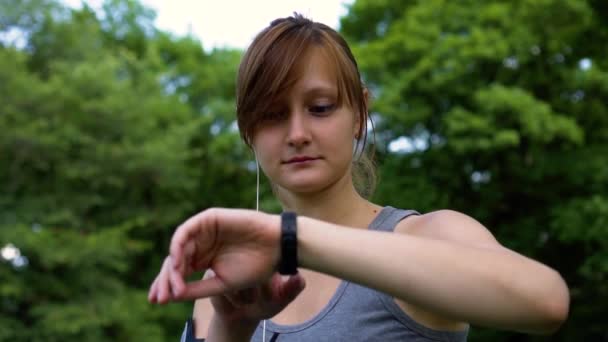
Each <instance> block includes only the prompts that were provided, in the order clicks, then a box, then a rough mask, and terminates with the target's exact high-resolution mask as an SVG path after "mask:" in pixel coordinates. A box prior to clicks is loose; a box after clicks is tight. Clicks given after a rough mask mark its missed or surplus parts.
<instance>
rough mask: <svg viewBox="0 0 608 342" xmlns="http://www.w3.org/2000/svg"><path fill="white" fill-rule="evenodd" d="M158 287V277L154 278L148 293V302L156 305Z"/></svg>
mask: <svg viewBox="0 0 608 342" xmlns="http://www.w3.org/2000/svg"><path fill="white" fill-rule="evenodd" d="M157 287H158V276H157V277H156V278H154V281H153V282H152V285H151V286H150V290H149V291H148V302H150V303H156V292H157Z"/></svg>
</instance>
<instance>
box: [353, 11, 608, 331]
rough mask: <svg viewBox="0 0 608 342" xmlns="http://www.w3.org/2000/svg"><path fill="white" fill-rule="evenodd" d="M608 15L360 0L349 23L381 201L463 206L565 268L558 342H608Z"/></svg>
mask: <svg viewBox="0 0 608 342" xmlns="http://www.w3.org/2000/svg"><path fill="white" fill-rule="evenodd" d="M607 15H608V11H607V10H606V4H605V2H602V1H578V0H570V1H552V0H548V1H532V0H518V1H509V2H507V1H473V0H469V1H442V0H433V1H388V0H384V1H375V0H373V1H372V0H357V1H355V2H354V3H353V4H352V6H350V8H349V12H348V15H347V16H346V17H344V18H343V19H342V21H341V28H342V32H343V33H344V34H345V35H346V37H347V38H348V40H349V41H350V42H351V43H352V44H353V45H354V50H355V55H356V56H357V57H358V60H359V62H360V64H361V68H362V70H363V74H364V78H365V81H366V82H367V85H368V86H369V87H370V89H371V90H372V92H373V93H374V94H375V95H376V98H375V99H374V100H375V101H374V104H373V106H372V109H373V110H374V111H375V112H376V114H377V121H376V138H377V145H378V146H377V147H378V149H379V150H380V151H381V153H380V164H381V169H380V176H381V182H380V187H379V189H378V192H377V194H376V198H377V199H378V200H379V201H380V202H384V203H392V204H394V205H398V206H408V207H415V208H417V209H420V210H422V211H429V210H434V209H438V208H454V209H457V210H462V211H464V212H466V213H469V214H471V215H472V216H474V217H476V218H477V219H479V220H480V221H481V222H482V223H483V224H485V225H486V226H487V227H489V228H490V229H491V230H492V231H493V233H494V234H495V235H496V236H497V237H498V239H499V240H500V241H501V242H502V243H503V244H504V245H506V246H508V247H510V248H513V249H515V250H517V251H519V252H521V253H523V254H525V255H528V256H531V257H534V258H537V259H539V260H541V261H543V262H545V263H547V264H549V265H551V266H552V267H554V268H556V269H558V270H559V271H560V272H561V273H562V275H563V276H564V277H565V278H566V281H567V282H568V284H569V286H570V289H571V295H572V303H571V313H570V317H569V320H568V321H567V323H566V324H565V325H564V326H563V327H562V329H561V331H560V332H559V333H558V334H556V335H555V336H551V337H550V338H549V339H550V340H552V341H557V340H561V341H579V340H580V341H598V340H606V339H608V335H606V328H605V322H604V318H603V315H602V314H601V313H602V312H604V313H605V312H608V305H607V304H606V301H601V300H598V299H599V298H605V297H606V296H607V295H608V286H607V284H608V282H607V281H606V280H607V276H608V244H607V241H608V239H607V237H608V172H607V170H608V169H607V168H606V167H605V165H608V107H607V106H606V102H605V101H604V100H603V99H605V98H606V97H607V96H608V63H607V59H606V56H608V45H607V44H606V41H608V40H607V38H608V16H607ZM397 146H401V147H402V148H401V149H397V148H396V147H397ZM394 189H402V191H400V192H396V191H394ZM544 339H546V338H543V337H532V336H525V335H519V334H513V333H505V332H497V331H494V330H491V329H478V328H475V327H474V329H473V330H472V334H471V340H472V341H477V340H492V341H508V340H518V341H520V340H530V341H531V340H544Z"/></svg>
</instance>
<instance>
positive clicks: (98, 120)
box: [0, 0, 255, 341]
mask: <svg viewBox="0 0 608 342" xmlns="http://www.w3.org/2000/svg"><path fill="white" fill-rule="evenodd" d="M153 18H154V14H153V12H151V11H150V10H149V9H147V8H145V7H143V6H141V5H140V4H139V3H138V2H135V1H128V0H124V1H120V0H113V1H107V2H105V3H104V5H103V6H102V9H101V12H100V11H98V10H93V9H92V8H89V7H87V6H86V5H85V6H84V7H83V8H81V9H71V8H67V7H65V6H63V5H61V4H60V3H57V2H51V1H37V0H32V1H24V2H12V1H1V2H0V23H1V24H2V26H1V27H0V33H1V34H2V36H3V37H4V39H3V40H2V41H1V43H0V44H1V45H0V60H2V61H3V62H2V63H0V94H1V103H2V104H1V106H0V131H2V132H3V133H2V134H0V184H1V185H2V189H3V191H2V193H0V248H4V249H3V250H4V251H5V252H6V251H9V250H11V249H12V247H13V246H15V247H16V248H18V250H19V252H20V253H21V254H22V256H25V257H26V258H27V259H24V258H19V259H18V258H12V257H10V258H9V257H6V258H2V259H0V297H1V298H2V300H1V301H0V340H1V341H4V340H11V341H66V340H67V341H69V340H85V341H107V340H118V341H134V340H144V339H145V340H151V341H165V340H172V339H175V338H177V337H178V336H179V334H180V333H181V329H182V327H183V322H184V320H185V319H186V318H187V317H188V316H189V315H190V312H191V310H192V305H191V303H184V304H183V305H171V306H168V307H162V308H159V307H155V306H152V305H149V304H148V303H147V298H146V295H147V289H148V286H149V285H150V283H151V281H152V280H153V276H154V275H155V274H156V272H157V271H158V269H159V267H160V265H161V262H162V259H161V258H163V257H164V255H166V252H167V246H168V239H169V238H170V236H171V234H172V232H173V229H174V227H175V226H176V225H177V224H179V223H180V222H182V221H183V220H184V219H185V218H186V217H188V216H189V215H191V214H193V213H195V212H197V211H200V210H202V209H204V208H206V207H209V206H240V207H244V206H247V207H252V206H253V203H254V202H253V201H254V197H255V183H254V181H255V177H254V174H253V173H252V172H251V166H250V165H249V163H248V161H249V160H251V158H250V156H249V154H248V151H247V149H245V148H244V147H243V146H242V145H241V144H239V143H238V132H236V131H235V129H234V126H233V124H232V121H233V120H234V119H233V118H231V115H232V116H233V103H234V87H233V82H234V75H235V74H236V67H237V61H238V59H239V57H240V51H232V50H214V51H212V52H210V53H206V52H205V51H204V50H203V49H202V46H201V44H200V42H199V41H197V40H196V39H193V38H192V37H183V38H179V37H173V36H171V35H170V34H168V33H165V32H161V31H158V30H157V29H156V28H154V26H153V25H152V23H153ZM7 37H8V38H10V37H18V39H16V40H11V39H8V38H7ZM235 146H240V147H238V148H235ZM7 255H8V254H7ZM24 260H27V263H26V264H25V263H24Z"/></svg>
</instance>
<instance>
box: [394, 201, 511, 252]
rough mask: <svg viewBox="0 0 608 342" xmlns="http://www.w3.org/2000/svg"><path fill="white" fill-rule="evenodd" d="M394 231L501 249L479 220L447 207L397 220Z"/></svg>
mask: <svg viewBox="0 0 608 342" xmlns="http://www.w3.org/2000/svg"><path fill="white" fill-rule="evenodd" d="M395 232H396V233H400V234H407V235H411V236H418V237H424V238H431V239H438V240H446V241H451V242H456V243H462V244H466V245H471V246H475V247H487V248H493V249H495V248H500V249H502V246H501V245H500V244H499V243H498V241H497V240H496V238H494V236H493V235H492V233H491V232H490V231H489V230H488V229H487V228H486V227H484V226H483V225H482V224H481V223H480V222H478V221H477V220H475V219H474V218H472V217H470V216H468V215H465V214H463V213H460V212H458V211H454V210H448V209H443V210H438V211H433V212H430V213H427V214H424V215H412V216H410V217H408V218H407V219H405V220H402V221H401V222H399V223H398V224H397V226H396V227H395Z"/></svg>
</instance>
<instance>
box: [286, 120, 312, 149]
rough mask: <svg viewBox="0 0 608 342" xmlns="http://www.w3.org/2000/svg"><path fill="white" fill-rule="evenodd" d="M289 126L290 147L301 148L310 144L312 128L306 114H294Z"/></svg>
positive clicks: (288, 139)
mask: <svg viewBox="0 0 608 342" xmlns="http://www.w3.org/2000/svg"><path fill="white" fill-rule="evenodd" d="M288 125H289V126H288V132H287V143H288V144H289V146H293V147H301V146H306V145H308V144H310V140H311V136H310V127H309V122H308V120H307V118H306V115H304V113H299V112H292V113H291V115H290V116H289V121H288Z"/></svg>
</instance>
